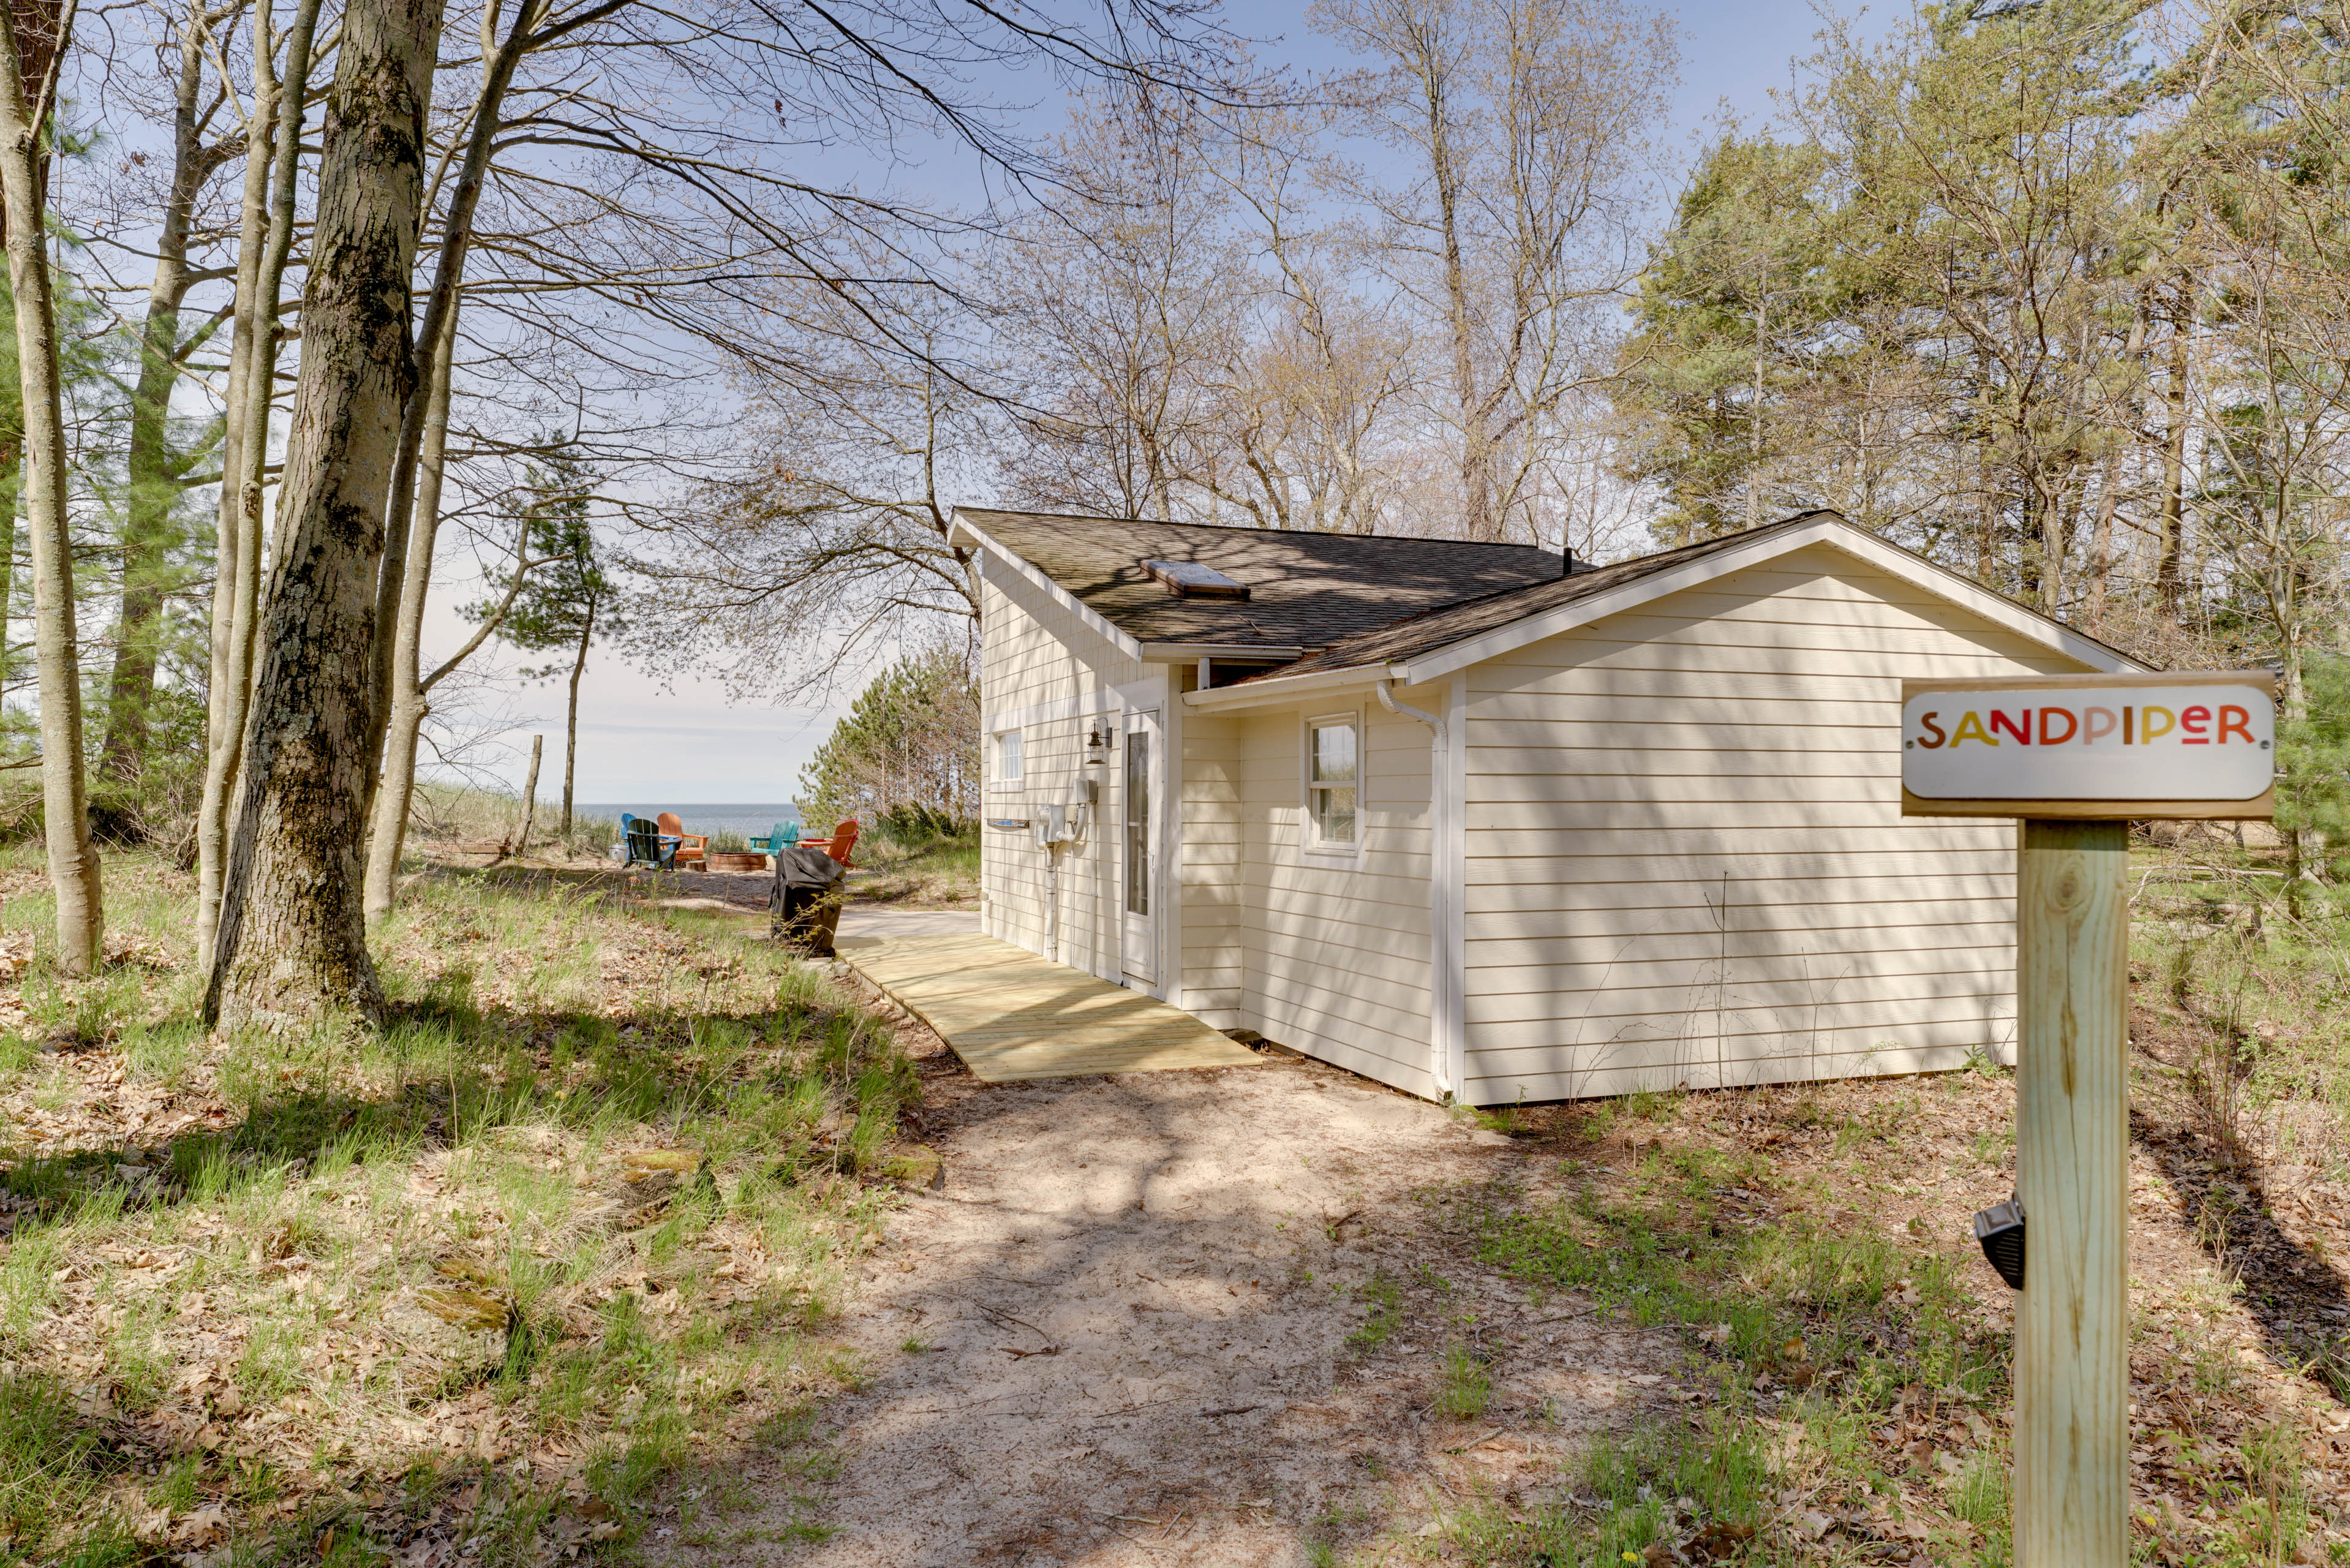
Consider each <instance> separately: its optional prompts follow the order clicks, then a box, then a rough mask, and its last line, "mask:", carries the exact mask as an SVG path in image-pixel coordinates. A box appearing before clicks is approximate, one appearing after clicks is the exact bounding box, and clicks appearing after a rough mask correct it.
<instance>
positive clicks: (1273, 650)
mask: <svg viewBox="0 0 2350 1568" xmlns="http://www.w3.org/2000/svg"><path fill="white" fill-rule="evenodd" d="M1304 653H1305V644H1303V643H1270V642H1202V641H1197V640H1193V641H1189V642H1146V643H1144V644H1143V645H1142V657H1143V658H1145V659H1268V660H1279V659H1296V658H1299V657H1301V656H1303V655H1304Z"/></svg>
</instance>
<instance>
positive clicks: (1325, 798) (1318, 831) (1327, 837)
mask: <svg viewBox="0 0 2350 1568" xmlns="http://www.w3.org/2000/svg"><path fill="white" fill-rule="evenodd" d="M1314 836H1315V837H1316V838H1318V839H1320V840H1321V841H1322V842H1323V843H1325V844H1352V843H1353V842H1355V792H1354V790H1353V789H1352V788H1351V787H1350V788H1347V789H1316V790H1315V792H1314Z"/></svg>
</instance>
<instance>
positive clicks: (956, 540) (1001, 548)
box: [947, 506, 1142, 659]
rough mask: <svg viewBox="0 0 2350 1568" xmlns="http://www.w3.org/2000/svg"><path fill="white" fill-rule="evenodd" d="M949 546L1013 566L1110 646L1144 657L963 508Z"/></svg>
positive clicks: (954, 516)
mask: <svg viewBox="0 0 2350 1568" xmlns="http://www.w3.org/2000/svg"><path fill="white" fill-rule="evenodd" d="M947 543H948V544H950V545H964V546H967V547H969V548H972V549H976V550H979V551H982V552H983V553H984V554H986V555H988V556H993V558H994V559H996V560H999V561H1001V562H1003V564H1004V565H1005V566H1009V567H1011V568H1012V570H1013V571H1014V572H1015V573H1017V574H1018V575H1019V576H1021V577H1022V578H1024V580H1025V581H1026V582H1027V583H1028V584H1029V585H1030V586H1031V587H1035V589H1037V590H1038V591H1039V592H1041V593H1043V594H1044V595H1045V597H1047V598H1050V599H1051V600H1052V601H1053V602H1054V603H1055V604H1057V605H1059V606H1060V607H1062V608H1063V609H1065V610H1067V611H1068V612H1069V613H1070V614H1072V615H1074V616H1076V618H1077V620H1078V622H1079V624H1081V625H1083V626H1085V627H1086V628H1088V629H1089V630H1092V631H1095V632H1097V633H1099V634H1100V635H1101V636H1102V637H1103V638H1104V639H1107V641H1108V642H1109V643H1110V645H1111V646H1112V647H1114V648H1116V649H1118V651H1119V652H1120V653H1122V654H1124V655H1126V657H1127V658H1128V659H1141V658H1142V645H1141V644H1140V643H1139V642H1137V641H1136V640H1135V639H1133V638H1131V637H1129V636H1128V635H1127V634H1126V633H1125V632H1123V631H1120V630H1119V629H1118V627H1117V626H1116V625H1115V624H1114V623H1113V622H1112V621H1110V620H1109V618H1107V617H1106V616H1104V615H1103V614H1102V613H1101V612H1100V611H1099V610H1097V609H1094V608H1092V607H1089V606H1088V605H1087V603H1086V602H1085V600H1083V599H1081V598H1079V597H1077V596H1076V595H1075V594H1073V593H1071V592H1069V590H1068V589H1066V588H1065V587H1062V586H1061V585H1060V584H1058V583H1056V582H1055V581H1054V580H1053V579H1052V578H1051V577H1050V576H1046V575H1045V572H1044V571H1043V570H1042V569H1041V568H1039V567H1038V566H1036V565H1035V563H1034V562H1032V561H1030V560H1029V559H1028V558H1027V557H1026V556H1023V555H1021V554H1020V553H1019V552H1018V551H1016V550H1013V549H1011V548H1009V547H1007V546H1006V545H1003V544H1002V543H1001V542H1000V541H998V540H997V539H995V538H994V537H993V536H992V535H989V534H988V532H987V531H986V530H985V529H983V528H981V527H979V526H978V525H977V524H973V523H972V521H971V519H970V518H968V517H966V516H964V515H963V512H962V507H960V506H958V507H956V508H955V509H954V511H953V512H952V513H951V514H949V515H948V518H947Z"/></svg>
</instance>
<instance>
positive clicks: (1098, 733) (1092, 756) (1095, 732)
mask: <svg viewBox="0 0 2350 1568" xmlns="http://www.w3.org/2000/svg"><path fill="white" fill-rule="evenodd" d="M1116 739H1117V735H1116V732H1114V731H1112V730H1110V729H1108V728H1107V727H1105V726H1104V725H1102V724H1099V723H1094V724H1090V725H1088V726H1087V729H1086V766H1087V767H1089V768H1098V767H1104V766H1107V764H1108V763H1109V750H1110V747H1111V745H1112V744H1114V743H1115V742H1116Z"/></svg>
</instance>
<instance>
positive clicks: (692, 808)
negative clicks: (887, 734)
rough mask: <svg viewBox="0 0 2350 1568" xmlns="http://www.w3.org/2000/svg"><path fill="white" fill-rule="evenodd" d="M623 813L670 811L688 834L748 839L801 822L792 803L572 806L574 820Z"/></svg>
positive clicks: (648, 801) (648, 800)
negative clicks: (681, 822) (786, 823)
mask: <svg viewBox="0 0 2350 1568" xmlns="http://www.w3.org/2000/svg"><path fill="white" fill-rule="evenodd" d="M542 809H544V808H543V807H542ZM624 811H625V812H628V813H629V814H631V815H636V816H659V815H660V814H661V813H662V812H664V811H673V812H675V813H677V815H679V817H681V819H682V820H683V821H684V823H685V830H686V831H687V832H688V833H740V834H744V835H747V836H758V835H761V834H764V833H765V832H766V831H767V830H768V829H769V828H771V827H773V826H775V824H777V823H779V822H799V821H801V820H803V818H802V816H801V813H800V806H799V802H797V801H795V800H786V801H722V802H707V801H677V800H667V799H658V800H657V799H655V798H654V797H652V796H650V795H647V796H644V797H642V798H640V799H638V800H633V801H620V802H618V803H613V802H597V801H574V802H572V804H571V814H572V815H574V816H591V817H592V816H602V817H609V818H611V819H613V820H614V821H618V820H619V815H620V814H621V813H622V812H624Z"/></svg>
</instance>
